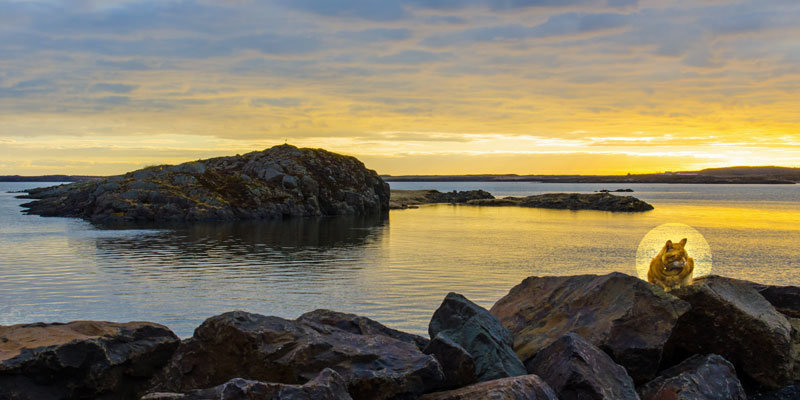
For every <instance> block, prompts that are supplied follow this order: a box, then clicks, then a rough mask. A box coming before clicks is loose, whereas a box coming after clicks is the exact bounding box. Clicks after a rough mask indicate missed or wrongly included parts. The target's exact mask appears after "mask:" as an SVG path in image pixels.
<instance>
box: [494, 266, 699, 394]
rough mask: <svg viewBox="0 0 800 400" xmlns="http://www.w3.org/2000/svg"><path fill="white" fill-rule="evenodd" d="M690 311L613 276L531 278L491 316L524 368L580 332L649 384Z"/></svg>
mask: <svg viewBox="0 0 800 400" xmlns="http://www.w3.org/2000/svg"><path fill="white" fill-rule="evenodd" d="M688 309H689V305H688V304H687V303H686V302H684V301H682V300H680V299H678V298H677V297H674V296H672V295H670V294H668V293H666V292H664V291H663V290H661V289H660V288H657V287H655V286H654V285H651V284H649V283H647V282H644V281H642V280H641V279H639V278H635V277H632V276H629V275H625V274H621V273H617V272H614V273H611V274H608V275H600V276H598V275H577V276H560V277H558V276H552V277H530V278H527V279H525V280H524V281H522V283H520V284H519V285H517V286H515V287H514V288H512V289H511V291H510V292H509V293H508V294H507V295H506V296H504V297H503V298H501V299H500V300H498V302H497V303H495V305H494V306H493V307H492V309H491V313H492V314H494V315H495V316H497V317H498V318H499V319H500V322H502V324H503V326H505V327H506V328H507V329H508V330H509V331H511V334H512V335H513V336H514V350H515V351H516V353H517V355H519V357H520V359H521V360H522V361H523V362H526V363H527V362H528V361H530V360H531V359H532V358H533V357H534V356H535V355H536V353H537V352H539V350H541V349H543V348H545V347H547V346H549V345H550V344H552V343H553V342H555V341H556V340H557V339H558V338H560V337H561V336H563V335H565V334H567V333H569V332H575V333H577V334H578V335H580V336H581V337H583V338H585V339H586V340H587V341H588V342H589V343H592V344H593V345H595V346H597V347H599V348H600V349H602V350H603V351H605V352H606V353H608V354H609V355H610V356H611V358H613V359H614V361H616V362H617V363H618V364H620V365H622V366H623V367H625V369H626V370H627V371H628V373H629V374H630V375H631V377H632V378H633V379H634V381H635V382H637V383H644V382H646V381H648V380H650V379H652V378H653V377H654V376H655V374H656V372H657V368H658V365H659V362H660V361H661V357H662V350H663V346H664V344H665V343H666V342H667V339H669V337H670V335H671V334H672V330H673V327H674V326H675V324H676V323H677V321H678V317H680V316H681V315H683V314H684V313H685V312H686V311H688Z"/></svg>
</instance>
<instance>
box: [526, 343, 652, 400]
mask: <svg viewBox="0 0 800 400" xmlns="http://www.w3.org/2000/svg"><path fill="white" fill-rule="evenodd" d="M527 367H528V372H530V373H532V374H536V375H538V376H539V377H541V378H542V379H544V381H545V382H547V384H548V385H550V387H551V388H553V390H554V391H555V392H556V394H557V395H558V398H560V399H561V400H572V399H586V400H589V399H596V400H601V399H602V400H638V399H639V396H638V395H637V394H636V389H635V387H634V385H633V379H631V377H630V376H629V375H628V373H627V372H626V371H625V368H623V367H622V366H620V365H619V364H617V363H615V362H614V360H612V359H611V357H609V356H608V354H606V353H604V352H603V351H602V350H600V349H598V348H597V347H595V346H594V345H592V344H591V343H589V342H587V341H586V340H585V339H583V338H582V337H580V336H578V335H577V334H575V333H568V334H566V335H564V336H562V337H561V338H560V339H558V340H556V341H555V342H553V343H552V344H551V345H550V346H547V347H545V348H544V349H542V350H540V351H539V352H538V353H537V354H536V357H534V358H533V359H532V360H530V361H529V362H528V364H527Z"/></svg>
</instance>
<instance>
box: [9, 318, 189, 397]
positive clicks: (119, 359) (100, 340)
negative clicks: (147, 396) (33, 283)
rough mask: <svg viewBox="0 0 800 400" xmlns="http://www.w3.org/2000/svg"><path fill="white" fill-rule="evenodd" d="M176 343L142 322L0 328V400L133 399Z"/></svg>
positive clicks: (169, 335) (168, 333)
mask: <svg viewBox="0 0 800 400" xmlns="http://www.w3.org/2000/svg"><path fill="white" fill-rule="evenodd" d="M178 343H179V340H178V337H177V336H175V334H174V333H172V331H170V330H169V329H168V328H166V327H164V326H162V325H158V324H153V323H148V322H129V323H124V324H123V323H114V322H98V321H76V322H70V323H66V324H60V323H52V324H43V323H36V324H24V325H11V326H0V399H15V400H25V399H31V400H48V399H67V398H97V399H138V398H139V396H141V395H142V393H143V392H144V391H145V390H146V389H147V383H148V381H149V380H150V378H151V377H152V375H153V374H154V373H155V372H156V371H158V370H159V369H160V368H161V367H162V366H164V365H165V364H166V363H167V361H168V360H169V358H170V356H171V355H172V353H173V352H174V351H175V349H176V348H177V347H178Z"/></svg>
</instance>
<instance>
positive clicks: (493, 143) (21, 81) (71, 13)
mask: <svg viewBox="0 0 800 400" xmlns="http://www.w3.org/2000/svg"><path fill="white" fill-rule="evenodd" d="M34 3H35V2H10V3H6V4H4V5H2V6H0V15H4V17H0V26H2V27H0V174H47V173H66V174H100V175H105V174H116V173H122V172H125V171H128V170H131V169H135V168H139V167H142V166H145V165H151V164H161V163H179V162H183V161H188V160H194V159H198V158H206V157H211V156H220V155H230V154H236V153H243V152H248V151H254V150H260V149H264V148H267V147H271V146H273V145H276V144H280V143H283V142H284V141H288V142H289V143H291V144H294V145H297V146H303V147H321V148H325V149H328V150H331V151H336V152H340V153H345V154H350V155H354V156H356V157H358V158H359V159H361V160H362V161H364V162H365V163H366V164H367V166H368V167H370V168H372V169H375V170H377V171H378V172H380V173H382V174H394V175H400V174H473V173H518V174H620V173H623V174H624V173H628V172H631V173H644V172H660V171H665V170H692V169H701V168H707V167H723V166H734V165H783V166H800V114H798V113H797V110H798V109H800V96H798V95H797V93H798V90H800V69H798V63H800V44H798V42H797V41H796V40H795V39H793V38H796V37H797V34H800V28H798V25H797V24H796V23H794V21H796V18H797V17H800V6H798V5H796V4H792V3H783V4H776V5H774V6H773V7H772V8H771V9H768V10H764V9H762V6H759V4H760V3H757V2H744V3H741V2H736V3H733V2H728V1H711V0H708V1H700V2H683V1H679V2H668V3H665V2H660V1H655V0H642V1H638V2H637V1H628V2H625V1H623V2H599V1H597V2H595V1H578V2H570V4H571V5H570V6H548V7H539V6H535V5H528V6H526V5H523V4H522V3H525V2H522V3H520V4H521V5H520V6H519V7H511V6H505V5H502V4H505V3H503V2H492V1H488V2H481V1H478V2H474V1H464V2H459V1H455V2H452V4H449V5H448V6H439V5H436V4H434V3H436V2H431V4H427V2H425V1H419V2H411V3H409V2H386V3H385V4H382V6H381V7H380V9H378V8H375V7H371V6H369V4H368V3H365V2H360V1H346V2H342V3H340V4H337V6H336V7H337V8H331V7H328V6H324V5H323V4H322V3H314V2H297V3H295V2H280V1H276V2H263V3H261V2H223V1H188V2H180V3H177V2H171V1H164V2H154V1H145V0H136V1H133V0H131V1H128V0H125V1H112V2H92V1H88V2H81V5H79V6H76V5H66V4H62V3H60V2H49V1H43V2H40V3H36V4H35V5H34ZM533 3H536V2H531V4H533ZM573 3H574V4H573ZM612 3H613V4H612ZM754 10H757V11H759V12H758V13H754V12H753V11H754Z"/></svg>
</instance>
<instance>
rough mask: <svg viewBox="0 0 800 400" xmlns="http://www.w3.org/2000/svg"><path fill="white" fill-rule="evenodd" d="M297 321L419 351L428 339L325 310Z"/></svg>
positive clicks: (364, 318) (426, 344) (373, 321)
mask: <svg viewBox="0 0 800 400" xmlns="http://www.w3.org/2000/svg"><path fill="white" fill-rule="evenodd" d="M297 321H299V322H303V323H306V324H314V323H316V324H322V325H329V326H332V327H334V328H338V329H341V330H343V331H347V332H350V333H355V334H357V335H383V336H388V337H390V338H392V339H397V340H400V341H402V342H407V343H411V344H413V345H414V346H417V347H418V348H419V349H420V350H424V349H425V347H427V346H428V339H426V338H424V337H422V336H419V335H412V334H410V333H406V332H402V331H398V330H396V329H392V328H389V327H387V326H385V325H383V324H381V323H380V322H378V321H375V320H372V319H369V318H367V317H362V316H359V315H355V314H348V313H342V312H338V311H331V310H325V309H319V310H314V311H311V312H307V313H305V314H303V315H301V316H300V317H299V318H297Z"/></svg>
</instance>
